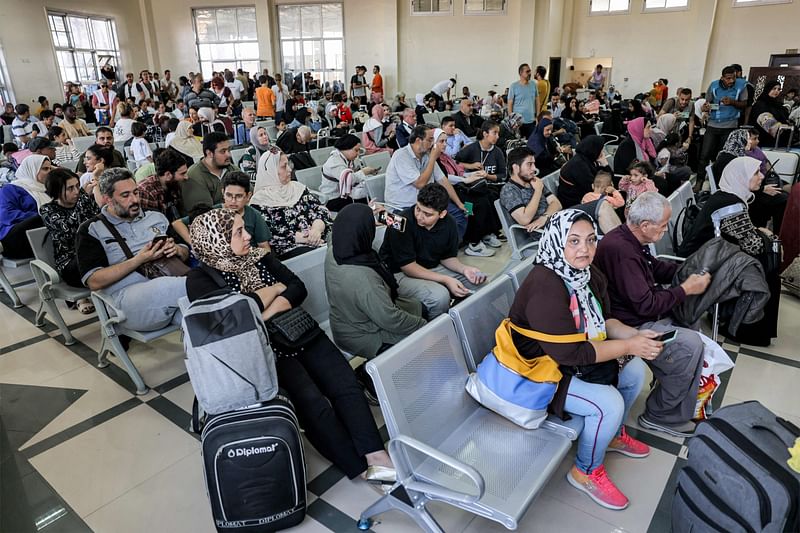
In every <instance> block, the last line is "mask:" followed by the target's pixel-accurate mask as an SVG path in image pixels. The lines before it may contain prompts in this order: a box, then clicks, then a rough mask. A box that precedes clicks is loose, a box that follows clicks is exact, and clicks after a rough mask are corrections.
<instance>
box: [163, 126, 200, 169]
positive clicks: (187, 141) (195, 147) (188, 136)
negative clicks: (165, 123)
mask: <svg viewBox="0 0 800 533" xmlns="http://www.w3.org/2000/svg"><path fill="white" fill-rule="evenodd" d="M167 147H168V148H173V149H174V150H177V151H178V152H180V153H181V155H183V156H184V157H185V158H186V162H187V164H188V165H193V164H194V162H195V160H199V159H202V158H203V145H202V144H201V143H200V141H198V140H197V137H195V136H194V133H192V123H191V122H189V121H188V120H181V121H180V123H179V124H178V127H177V129H176V130H175V136H174V137H173V138H172V140H171V141H170V142H169V143H168V144H167Z"/></svg>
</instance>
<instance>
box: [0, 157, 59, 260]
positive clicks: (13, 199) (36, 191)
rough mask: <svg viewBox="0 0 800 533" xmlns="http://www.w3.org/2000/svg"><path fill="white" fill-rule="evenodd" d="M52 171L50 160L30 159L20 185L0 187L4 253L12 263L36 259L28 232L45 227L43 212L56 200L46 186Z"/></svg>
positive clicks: (0, 235) (18, 180)
mask: <svg viewBox="0 0 800 533" xmlns="http://www.w3.org/2000/svg"><path fill="white" fill-rule="evenodd" d="M51 168H52V165H51V163H50V159H49V158H48V157H47V156H44V155H39V154H33V155H29V156H28V157H26V158H25V160H24V161H22V164H20V166H19V168H18V169H17V172H16V181H14V182H13V183H9V184H8V185H5V186H4V187H0V252H2V254H3V255H4V256H6V257H8V258H10V259H25V258H27V257H33V251H32V250H31V245H30V243H29V242H28V237H27V235H26V233H25V232H26V231H28V230H29V229H33V228H41V227H42V226H43V223H42V218H41V217H40V216H39V208H40V207H41V206H43V205H44V204H46V203H48V202H50V201H52V200H53V199H52V198H50V196H48V194H47V192H45V185H44V184H45V180H46V179H47V174H48V173H49V172H50V169H51Z"/></svg>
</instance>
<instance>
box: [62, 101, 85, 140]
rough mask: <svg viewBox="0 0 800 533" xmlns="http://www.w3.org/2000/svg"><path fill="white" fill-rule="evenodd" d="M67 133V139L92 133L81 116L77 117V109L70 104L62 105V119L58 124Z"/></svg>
mask: <svg viewBox="0 0 800 533" xmlns="http://www.w3.org/2000/svg"><path fill="white" fill-rule="evenodd" d="M59 126H61V127H62V128H63V129H64V132H65V133H66V134H67V139H75V138H76V137H88V136H90V135H91V134H92V132H91V131H89V126H87V125H86V122H85V121H84V120H83V119H82V118H78V111H77V110H76V109H75V106H74V105H72V104H67V105H65V106H64V120H62V121H61V123H60V124H59Z"/></svg>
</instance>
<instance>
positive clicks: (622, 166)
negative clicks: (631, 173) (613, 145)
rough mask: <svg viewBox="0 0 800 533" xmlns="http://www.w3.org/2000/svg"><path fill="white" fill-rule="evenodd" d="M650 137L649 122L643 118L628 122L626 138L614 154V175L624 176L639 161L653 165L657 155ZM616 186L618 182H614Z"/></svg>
mask: <svg viewBox="0 0 800 533" xmlns="http://www.w3.org/2000/svg"><path fill="white" fill-rule="evenodd" d="M650 135H651V128H650V122H649V121H647V120H646V119H644V118H643V117H638V118H635V119H633V120H631V121H629V122H628V137H626V138H625V140H623V141H622V142H621V143H620V144H619V148H618V149H617V151H616V153H615V154H614V173H615V174H622V175H624V174H625V173H626V172H627V170H628V168H629V167H630V166H631V165H632V164H633V163H636V162H639V161H641V162H644V161H647V162H648V163H650V164H651V165H655V161H656V155H657V153H656V147H655V145H654V144H653V140H652V139H650ZM618 184H619V180H615V185H618Z"/></svg>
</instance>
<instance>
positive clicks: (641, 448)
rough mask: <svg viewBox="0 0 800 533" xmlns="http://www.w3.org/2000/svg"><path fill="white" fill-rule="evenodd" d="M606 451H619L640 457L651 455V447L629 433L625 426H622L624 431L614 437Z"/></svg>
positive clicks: (629, 455)
mask: <svg viewBox="0 0 800 533" xmlns="http://www.w3.org/2000/svg"><path fill="white" fill-rule="evenodd" d="M606 452H619V453H621V454H622V455H627V456H628V457H636V458H637V459H640V458H642V457H647V456H648V455H650V447H649V446H648V445H647V444H645V443H644V442H642V441H639V440H636V439H634V438H633V437H631V436H630V435H628V432H627V431H625V426H622V433H620V434H619V437H614V439H613V440H612V441H611V443H610V444H609V445H608V448H607V449H606Z"/></svg>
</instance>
